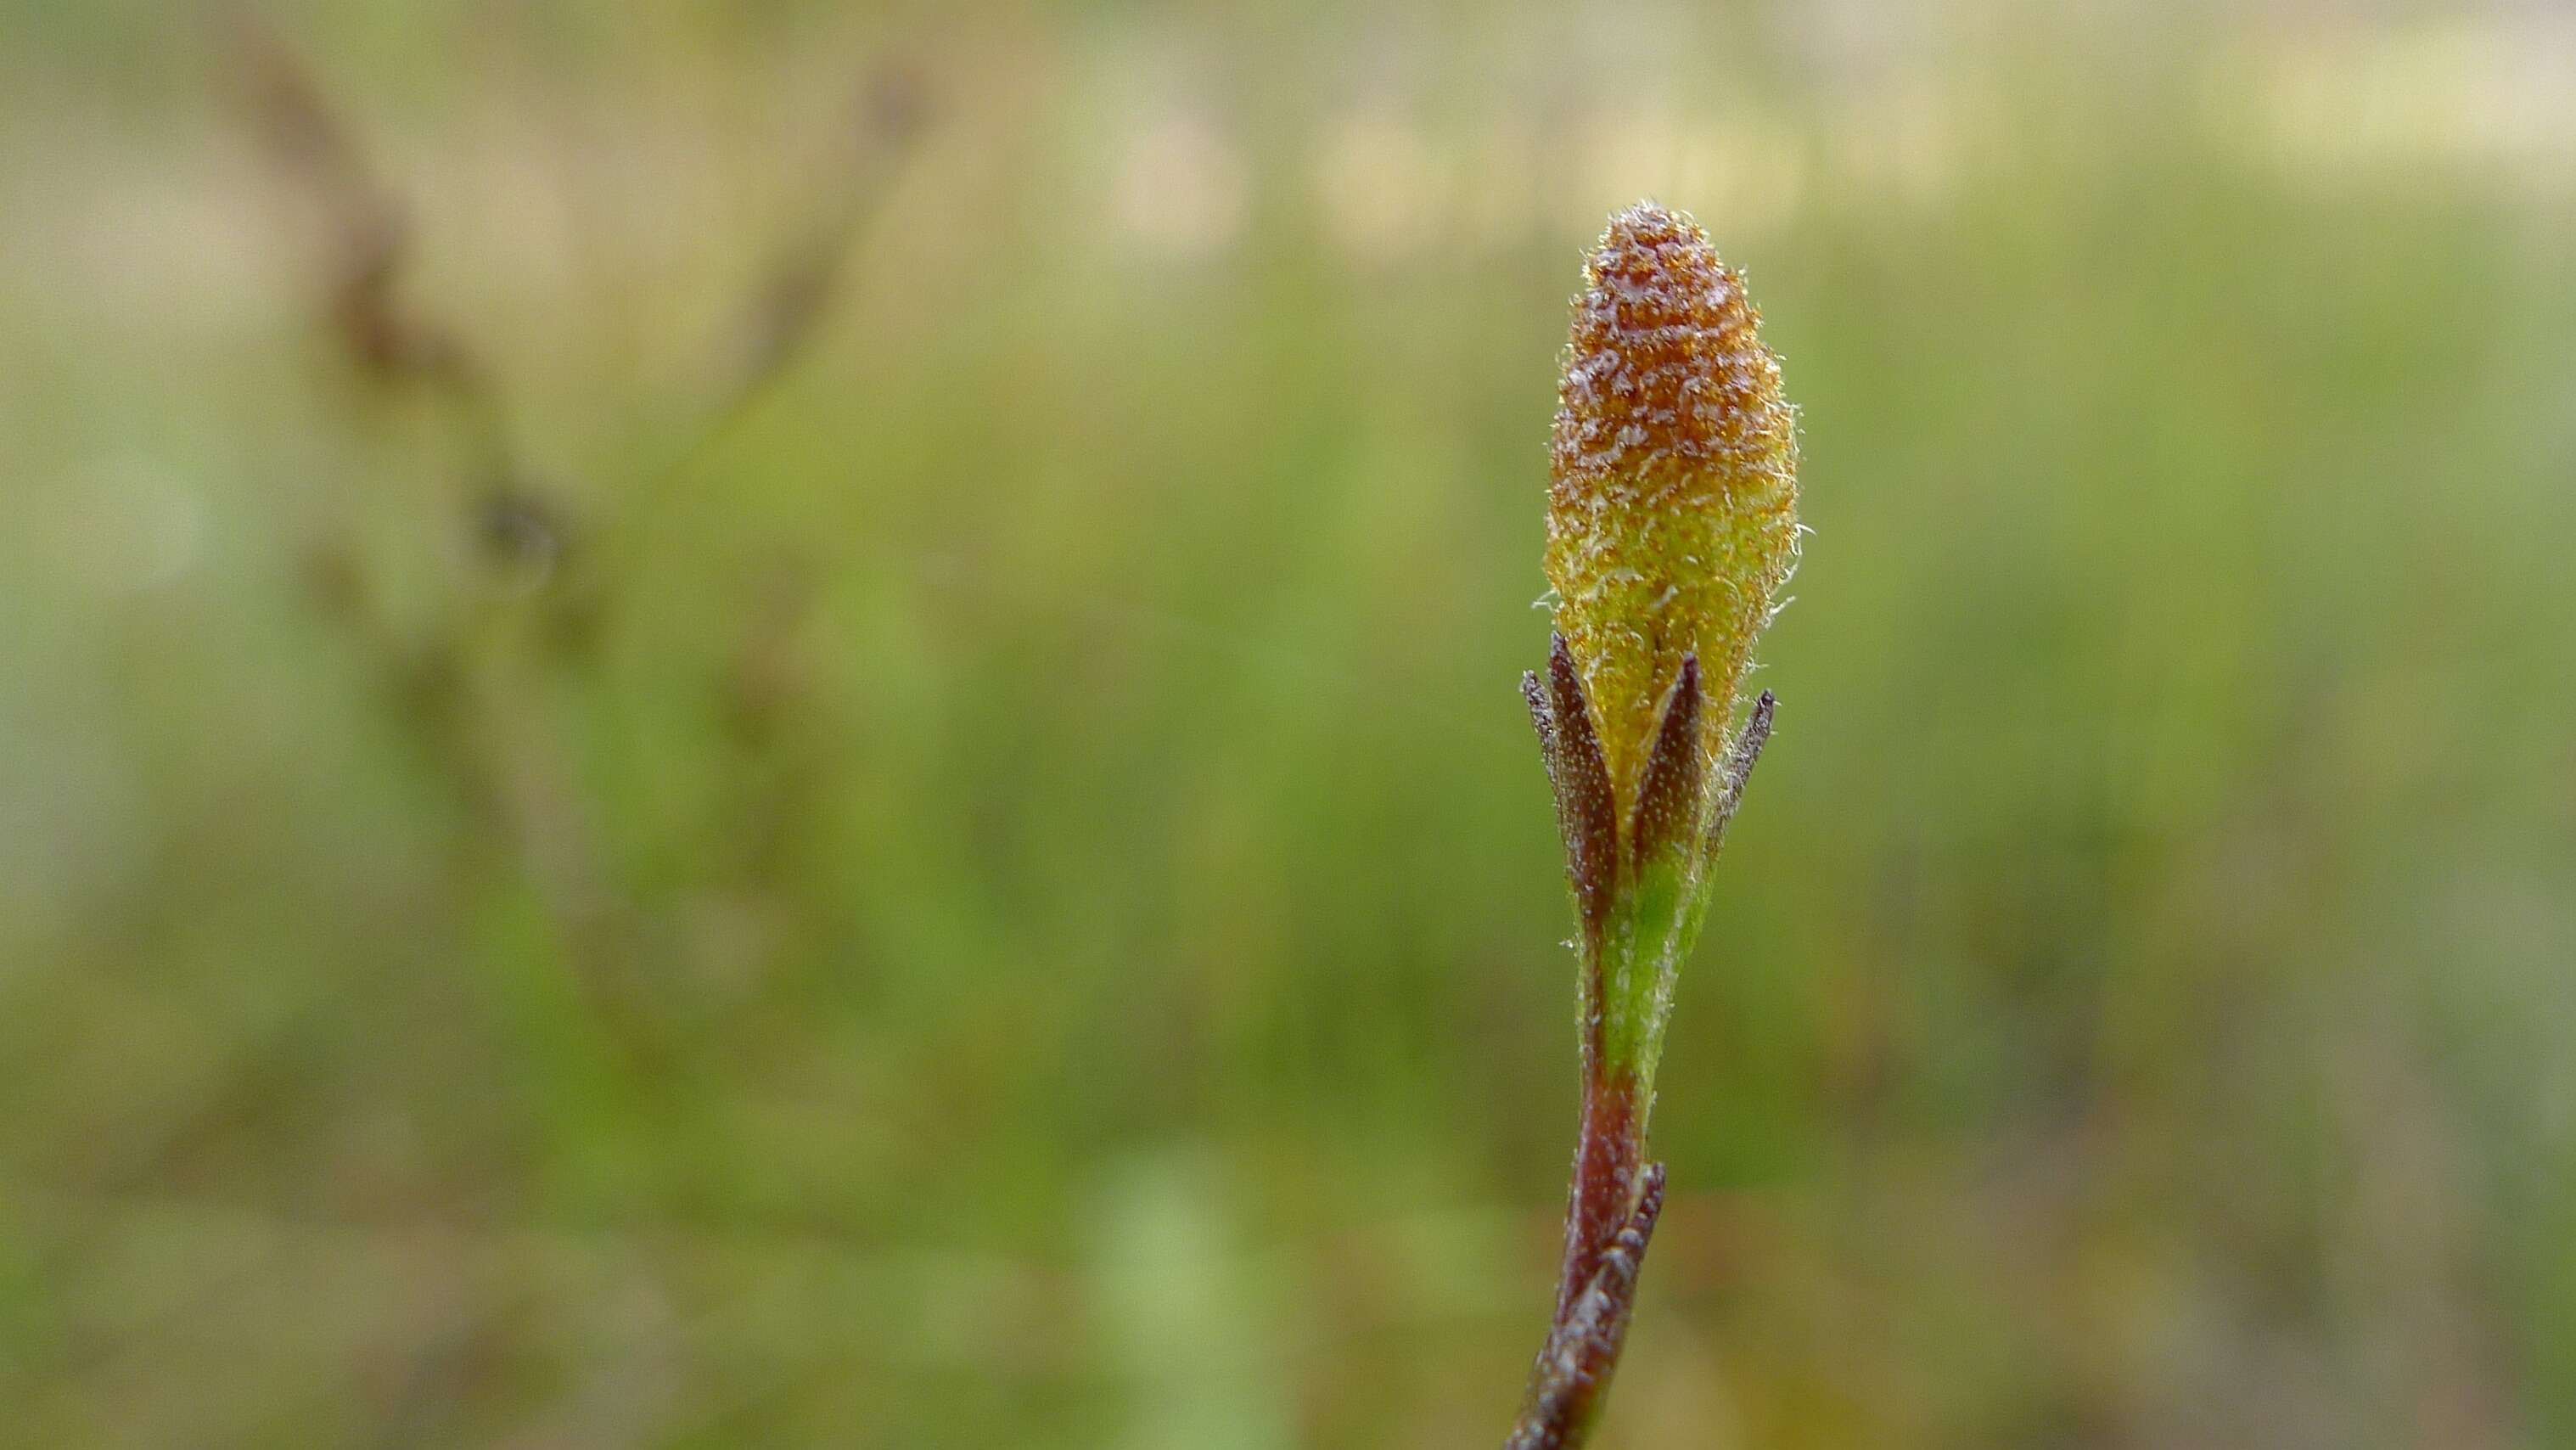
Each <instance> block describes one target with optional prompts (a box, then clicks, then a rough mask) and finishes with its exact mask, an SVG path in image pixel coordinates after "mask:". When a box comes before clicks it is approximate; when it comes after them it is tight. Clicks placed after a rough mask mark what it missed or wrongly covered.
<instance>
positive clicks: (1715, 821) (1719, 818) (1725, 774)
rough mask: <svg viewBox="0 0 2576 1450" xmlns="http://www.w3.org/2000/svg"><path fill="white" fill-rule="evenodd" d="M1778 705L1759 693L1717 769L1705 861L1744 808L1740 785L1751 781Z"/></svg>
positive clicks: (1702, 850) (1703, 852)
mask: <svg viewBox="0 0 2576 1450" xmlns="http://www.w3.org/2000/svg"><path fill="white" fill-rule="evenodd" d="M1778 704H1779V701H1777V700H1776V699H1774V698H1772V695H1771V692H1770V691H1769V690H1764V691H1763V692H1762V696H1761V698H1760V699H1757V700H1755V701H1754V702H1753V715H1752V717H1751V718H1750V719H1748V720H1746V721H1745V722H1744V729H1743V730H1742V731H1740V732H1738V733H1737V735H1736V737H1735V744H1734V745H1733V746H1732V747H1730V748H1729V749H1728V750H1727V752H1726V759H1725V761H1724V762H1723V763H1721V764H1720V765H1719V766H1718V776H1717V800H1716V802H1715V804H1714V805H1712V806H1711V807H1710V810H1709V818H1708V838H1707V840H1706V841H1705V842H1703V843H1702V845H1701V847H1700V854H1701V856H1702V858H1703V859H1705V860H1707V861H1711V862H1713V861H1715V860H1716V859H1717V848H1718V847H1719V846H1721V845H1723V844H1725V842H1726V826H1727V823H1728V822H1729V821H1732V820H1734V819H1735V808H1736V807H1737V806H1740V805H1742V804H1744V783H1745V782H1746V781H1748V780H1751V779H1752V778H1753V767H1754V764H1755V763H1756V762H1757V761H1759V760H1761V759H1762V747H1763V746H1764V745H1765V744H1767V743H1768V742H1769V741H1770V739H1771V713H1772V711H1773V710H1774V709H1775V708H1776V707H1777V706H1778Z"/></svg>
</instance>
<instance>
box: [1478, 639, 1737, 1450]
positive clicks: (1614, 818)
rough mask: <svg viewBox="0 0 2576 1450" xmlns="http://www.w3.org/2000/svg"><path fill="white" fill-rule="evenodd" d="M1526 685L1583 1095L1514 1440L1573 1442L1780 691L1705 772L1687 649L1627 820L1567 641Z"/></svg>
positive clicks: (1644, 1237)
mask: <svg viewBox="0 0 2576 1450" xmlns="http://www.w3.org/2000/svg"><path fill="white" fill-rule="evenodd" d="M1522 690H1523V693H1524V694H1525V695H1526V696H1527V697H1528V699H1529V703H1530V714H1531V718H1532V720H1533V721H1534V722H1535V723H1536V725H1537V727H1538V734H1539V743H1540V748H1541V750H1542V751H1543V753H1544V754H1545V756H1546V758H1547V765H1548V778H1549V781H1550V783H1551V784H1552V785H1553V786H1554V788H1555V793H1556V802H1557V818H1558V823H1559V825H1560V826H1561V827H1562V828H1563V831H1564V835H1565V845H1566V877H1567V880H1568V882H1569V884H1570V885H1571V886H1572V888H1573V894H1574V899H1575V909H1576V915H1577V917H1578V919H1579V920H1580V922H1581V925H1582V935H1581V937H1580V939H1579V941H1578V943H1577V947H1578V950H1579V952H1580V955H1581V976H1580V981H1581V993H1580V997H1581V1008H1582V1015H1581V1042H1582V1060H1583V1105H1582V1118H1581V1127H1580V1134H1579V1137H1578V1139H1577V1142H1576V1147H1575V1155H1574V1182H1573V1186H1572V1189H1571V1191H1570V1193H1569V1195H1568V1201H1567V1205H1566V1219H1565V1257H1564V1260H1563V1263H1562V1266H1561V1269H1560V1271H1559V1274H1558V1279H1557V1293H1556V1312H1555V1315H1554V1317H1553V1319H1552V1321H1551V1322H1550V1325H1549V1331H1548V1337H1547V1342H1546V1344H1545V1345H1544V1346H1542V1347H1541V1349H1540V1351H1539V1356H1538V1362H1537V1364H1536V1365H1535V1366H1533V1368H1532V1370H1531V1373H1530V1384H1529V1392H1528V1396H1527V1398H1526V1399H1525V1400H1524V1402H1523V1405H1522V1409H1521V1417H1520V1420H1519V1422H1518V1424H1517V1425H1516V1426H1515V1427H1514V1429H1513V1431H1512V1436H1511V1438H1510V1440H1509V1441H1508V1442H1506V1450H1575V1447H1579V1446H1581V1445H1582V1444H1583V1442H1584V1441H1585V1440H1586V1439H1587V1438H1588V1437H1589V1435H1590V1433H1591V1426H1592V1423H1593V1421H1594V1419H1595V1418H1596V1417H1597V1415H1598V1414H1599V1411H1600V1408H1601V1404H1602V1402H1603V1400H1604V1398H1605V1397H1606V1396H1607V1394H1608V1391H1609V1385H1610V1377H1611V1373H1612V1372H1613V1371H1614V1370H1615V1369H1617V1367H1618V1362H1619V1352H1620V1349H1621V1348H1622V1346H1623V1345H1624V1343H1625V1341H1626V1338H1627V1329H1628V1320H1629V1317H1630V1313H1631V1311H1632V1310H1633V1308H1634V1305H1635V1295H1636V1283H1637V1273H1638V1270H1639V1268H1640V1267H1641V1266H1642V1264H1643V1261H1644V1258H1645V1252H1646V1245H1647V1242H1648V1240H1649V1239H1650V1238H1651V1237H1652V1235H1653V1233H1654V1228H1655V1220H1656V1218H1657V1216H1658V1215H1659V1214H1660V1213H1661V1211H1662V1207H1663V1192H1664V1167H1663V1165H1662V1164H1660V1163H1655V1162H1651V1161H1649V1160H1648V1158H1647V1136H1646V1129H1647V1121H1648V1119H1649V1117H1650V1116H1651V1115H1652V1113H1653V1110H1654V1082H1655V1068H1656V1065H1657V1063H1658V1062H1659V1060H1660V1059H1661V1057H1662V1055H1663V1040H1664V1028H1665V1025H1666V1023H1667V1022H1668V1021H1669V1020H1670V1018H1671V1015H1672V1000H1673V979H1674V976H1675V974H1676V972H1677V969H1678V968H1679V966H1680V963H1681V959H1682V958H1683V957H1684V956H1686V955H1688V954H1689V951H1690V948H1691V945H1692V942H1693V941H1694V940H1695V939H1696V938H1697V936H1698V935H1699V927H1700V922H1701V919H1702V916H1703V914H1704V912H1705V910H1706V907H1707V902H1708V883H1709V874H1710V873H1709V868H1710V866H1711V865H1713V864H1714V863H1715V861H1716V857H1717V849H1718V845H1719V843H1720V841H1721V840H1722V838H1723V836H1724V834H1725V830H1726V825H1727V822H1728V820H1729V819H1731V818H1732V817H1733V815H1734V813H1735V807H1736V805H1737V804H1738V802H1740V801H1741V799H1742V797H1743V790H1744V781H1745V777H1746V776H1747V775H1748V774H1749V773H1750V772H1751V770H1752V768H1753V762H1754V760H1755V759H1756V758H1757V757H1758V756H1759V755H1760V753H1761V750H1762V745H1763V742H1764V741H1765V740H1766V739H1767V738H1768V737H1769V734H1770V727H1771V710H1772V701H1771V696H1770V695H1769V694H1768V693H1767V692H1766V693H1765V694H1764V695H1763V696H1762V698H1761V700H1760V701H1759V702H1758V703H1757V704H1756V705H1755V707H1754V711H1753V716H1752V718H1751V719H1750V720H1749V721H1748V722H1747V723H1746V726H1745V728H1744V730H1743V731H1742V732H1740V733H1739V734H1738V735H1737V737H1736V740H1735V742H1734V744H1733V746H1732V747H1731V748H1730V749H1729V750H1728V751H1727V753H1726V756H1725V758H1724V759H1723V760H1721V761H1720V762H1718V768H1717V769H1716V770H1715V771H1714V772H1711V771H1710V770H1708V769H1707V768H1706V766H1705V764H1704V760H1703V756H1702V750H1701V745H1700V738H1699V736H1700V731H1699V723H1698V722H1699V711H1700V709H1701V707H1702V700H1701V695H1700V686H1699V668H1698V662H1697V660H1696V659H1690V658H1686V659H1684V660H1683V662H1682V667H1681V669H1680V671H1679V673H1678V674H1677V676H1676V678H1675V680H1674V682H1673V687H1672V689H1671V691H1670V692H1669V693H1668V694H1667V695H1666V697H1665V699H1664V702H1663V707H1662V710H1661V711H1660V714H1659V721H1660V724H1659V728H1658V730H1657V731H1656V737H1655V741H1654V748H1653V751H1652V753H1651V755H1650V756H1649V758H1648V760H1647V763H1646V767H1645V769H1644V772H1643V774H1642V777H1641V779H1640V781H1639V783H1638V789H1637V798H1636V803H1635V806H1634V808H1633V809H1632V810H1630V811H1628V812H1626V813H1625V814H1626V817H1627V818H1626V819H1625V820H1624V821H1623V820H1622V819H1621V815H1622V812H1620V810H1619V809H1618V793H1617V792H1615V791H1614V790H1613V789H1612V787H1611V783H1610V779H1609V773H1608V771H1607V769H1606V768H1605V766H1604V765H1603V763H1602V759H1601V752H1600V744H1599V741H1598V739H1597V737H1596V735H1595V733H1594V725H1593V716H1592V711H1591V708H1590V704H1589V702H1588V700H1587V699H1586V698H1585V692H1584V689H1583V686H1582V682H1581V679H1580V677H1579V675H1578V673H1577V672H1576V670H1575V668H1574V664H1573V661H1572V659H1571V657H1570V656H1569V654H1568V652H1567V649H1566V645H1565V641H1564V640H1563V639H1562V638H1559V639H1558V640H1557V641H1556V642H1555V648H1554V650H1553V651H1552V653H1551V656H1550V658H1549V661H1548V677H1547V679H1546V680H1545V681H1544V682H1542V681H1541V680H1540V679H1539V677H1538V676H1536V675H1534V674H1533V675H1530V676H1526V677H1524V679H1523V681H1522Z"/></svg>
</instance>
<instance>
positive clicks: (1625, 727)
mask: <svg viewBox="0 0 2576 1450" xmlns="http://www.w3.org/2000/svg"><path fill="white" fill-rule="evenodd" d="M1584 283H1585V285H1584V290H1583V292H1582V294H1581V295H1580V296H1579V297H1577V298H1576V299H1575V306H1574V324H1573V330H1572V336H1571V338H1570V339H1569V341H1568V344H1567V347H1566V352H1565V371H1564V376H1563V378H1562V380H1561V381H1560V383H1559V385H1558V390H1557V413H1556V427H1555V435H1554V446H1553V458H1552V469H1551V482H1550V486H1549V489H1548V510H1547V560H1546V565H1547V577H1548V582H1549V583H1550V584H1551V585H1553V586H1554V587H1555V590H1556V594H1557V605H1556V628H1557V630H1558V632H1559V633H1561V634H1563V635H1564V636H1565V639H1566V643H1567V645H1568V647H1569V648H1570V650H1571V652H1572V654H1573V657H1574V662H1575V664H1576V666H1577V667H1578V669H1579V670H1580V671H1581V673H1582V676H1583V683H1584V688H1585V693H1586V694H1587V695H1588V696H1589V697H1590V702H1591V706H1592V710H1593V713H1594V715H1595V717H1596V720H1597V728H1598V733H1599V736H1600V742H1601V751H1602V757H1603V759H1604V761H1605V763H1606V764H1607V766H1608V769H1609V776H1610V780H1611V783H1612V789H1613V792H1614V794H1615V795H1616V797H1617V799H1618V802H1619V805H1620V809H1619V810H1618V811H1617V812H1616V814H1617V815H1618V816H1619V817H1620V818H1621V819H1623V820H1624V819H1625V818H1626V817H1627V815H1628V812H1629V808H1630V807H1632V806H1633V804H1634V803H1635V801H1636V800H1637V798H1638V793H1639V790H1640V785H1641V782H1640V776H1641V774H1642V773H1643V771H1644V769H1645V762H1646V757H1647V755H1648V752H1649V747H1650V745H1651V743H1652V740H1653V737H1654V733H1655V731H1656V728H1657V724H1658V716H1659V711H1660V709H1661V707H1662V703H1663V700H1664V698H1665V696H1666V694H1667V692H1669V691H1670V690H1671V688H1672V685H1673V681H1674V679H1675V677H1676V676H1677V674H1678V673H1679V671H1680V669H1681V663H1682V659H1683V657H1684V656H1686V655H1690V654H1696V655H1697V656H1698V657H1699V662H1700V670H1701V674H1702V680H1703V686H1704V688H1705V690H1706V692H1707V695H1708V703H1709V708H1707V709H1705V710H1703V711H1702V712H1701V713H1700V717H1699V724H1698V726H1697V729H1698V732H1699V736H1700V750H1701V754H1702V757H1703V759H1704V760H1705V761H1706V762H1707V763H1708V764H1709V765H1710V766H1712V767H1713V766H1714V765H1715V764H1716V762H1717V761H1718V759H1719V757H1720V756H1721V755H1722V754H1723V752H1724V750H1725V746H1726V730H1727V726H1728V723H1729V721H1730V720H1731V718H1732V715H1733V704H1734V699H1735V693H1736V690H1737V688H1738V686H1739V685H1740V684H1741V682H1742V680H1743V676H1744V672H1745V669H1746V667H1747V666H1748V665H1749V664H1750V663H1751V659H1752V650H1753V643H1754V640H1755V639H1756V638H1757V637H1758V636H1759V635H1760V634H1761V632H1762V627H1763V625H1764V624H1766V623H1767V622H1768V621H1769V619H1770V617H1771V613H1772V610H1773V609H1774V608H1775V606H1776V600H1777V596H1778V592H1779V589H1780V587H1781V586H1782V585H1783V584H1784V583H1786V582H1787V580H1788V577H1789V572H1790V569H1791V567H1792V566H1793V565H1794V564H1795V563H1796V560H1797V552H1798V513H1797V505H1798V481H1797V470H1798V444H1797V420H1796V414H1795V412H1794V410H1792V409H1791V408H1790V407H1789V405H1788V403H1787V402H1786V401H1784V400H1783V399H1782V397H1781V396H1780V365H1779V360H1778V359H1776V358H1774V357H1773V356H1772V355H1771V351H1770V349H1768V348H1766V347H1764V346H1763V345H1762V341H1761V339H1760V337H1758V336H1757V335H1756V331H1755V329H1756V326H1757V324H1758V323H1759V322H1760V320H1761V319H1760V314H1759V313H1757V312H1756V311H1755V310H1754V308H1753V305H1752V303H1751V302H1750V301H1749V300H1747V299H1746V297H1745V295H1744V281H1743V278H1742V277H1741V276H1740V275H1739V274H1737V273H1735V272H1734V271H1732V270H1730V269H1728V268H1727V267H1726V265H1725V264H1724V263H1722V262H1720V261H1719V260H1718V257H1717V252H1716V251H1715V249H1713V248H1712V247H1711V246H1710V245H1709V242H1708V237H1707V235H1706V234H1705V233H1703V232H1702V231H1701V230H1700V229H1699V227H1698V226H1697V225H1696V224H1694V223H1693V222H1692V221H1691V220H1690V219H1689V218H1688V217H1686V216H1683V215H1681V214H1679V213H1676V212H1671V211H1667V210H1665V209H1664V208H1662V207H1660V206H1657V205H1655V204H1654V203H1652V202H1640V203H1639V204H1637V205H1636V206H1634V207H1631V208H1629V209H1628V210H1626V211H1624V212H1621V213H1620V214H1618V215H1617V216H1615V217H1613V218H1612V219H1611V222H1610V227H1609V230H1608V231H1606V232H1605V233H1603V234H1602V238H1601V241H1600V244H1599V245H1598V246H1597V247H1596V248H1595V249H1594V250H1593V253H1592V256H1591V258H1590V260H1589V261H1588V262H1587V263H1586V265H1585V268H1584Z"/></svg>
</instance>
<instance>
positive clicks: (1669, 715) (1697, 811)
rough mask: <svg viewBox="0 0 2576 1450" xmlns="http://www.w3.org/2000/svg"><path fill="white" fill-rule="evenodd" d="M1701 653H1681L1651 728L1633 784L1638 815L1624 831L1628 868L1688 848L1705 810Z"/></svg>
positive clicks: (1637, 867) (1637, 866)
mask: <svg viewBox="0 0 2576 1450" xmlns="http://www.w3.org/2000/svg"><path fill="white" fill-rule="evenodd" d="M1699 709H1700V697H1699V656H1698V655H1695V654H1687V655H1684V656H1682V667H1681V669H1680V671H1679V672H1677V673H1676V674H1675V675H1674V676H1673V687H1672V688H1671V689H1670V690H1668V691H1666V692H1665V694H1664V708H1663V718H1662V724H1661V725H1660V726H1659V727H1658V728H1657V729H1656V731H1655V744H1654V749H1653V752H1652V753H1650V754H1649V755H1648V756H1647V757H1646V774H1645V776H1644V778H1643V779H1641V780H1640V781H1639V782H1638V784H1637V815H1636V819H1635V821H1634V822H1633V824H1632V827H1631V829H1630V830H1629V832H1628V842H1629V846H1628V849H1629V856H1630V863H1631V865H1632V867H1633V868H1634V869H1635V870H1637V871H1640V872H1642V871H1644V870H1645V869H1646V866H1647V864H1648V863H1649V862H1652V861H1654V860H1656V859H1657V858H1659V857H1661V856H1664V855H1666V854H1667V853H1669V852H1672V851H1674V850H1676V849H1680V848H1686V847H1687V846H1689V845H1690V844H1691V838H1692V837H1693V836H1694V835H1696V834H1698V830H1699V824H1700V817H1701V815H1702V814H1703V812H1702V809H1701V807H1702V804H1703V797H1702V793H1701V790H1700V785H1701V782H1702V781H1704V780H1705V779H1706V778H1707V771H1706V769H1705V767H1704V761H1705V759H1706V757H1704V756H1703V755H1702V754H1701V753H1700V741H1699Z"/></svg>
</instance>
